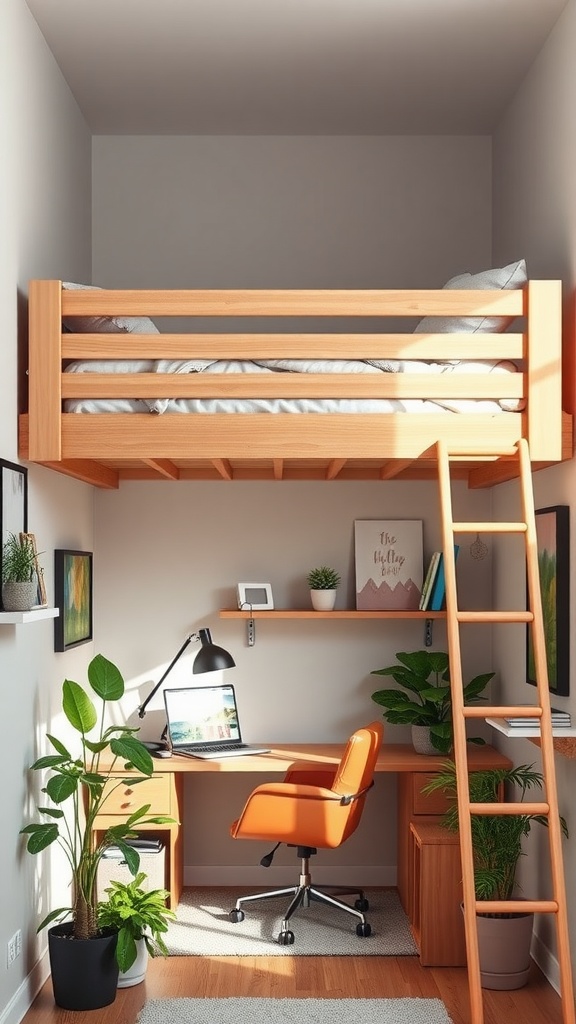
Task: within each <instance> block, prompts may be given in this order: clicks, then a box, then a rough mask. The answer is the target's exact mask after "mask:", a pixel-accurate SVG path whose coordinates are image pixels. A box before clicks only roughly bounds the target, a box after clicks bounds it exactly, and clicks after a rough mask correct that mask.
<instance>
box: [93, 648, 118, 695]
mask: <svg viewBox="0 0 576 1024" xmlns="http://www.w3.org/2000/svg"><path fill="white" fill-rule="evenodd" d="M88 681H89V683H90V686H91V687H92V689H93V690H94V693H97V694H98V696H99V697H101V699H102V700H120V698H121V697H122V696H123V695H124V680H123V678H122V674H121V672H120V669H119V668H117V667H116V665H114V664H113V663H112V662H111V661H108V659H107V658H105V657H104V656H103V655H102V654H97V655H96V657H95V658H92V661H91V662H90V664H89V665H88Z"/></svg>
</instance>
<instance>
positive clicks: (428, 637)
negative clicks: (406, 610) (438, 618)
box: [424, 619, 432, 647]
mask: <svg viewBox="0 0 576 1024" xmlns="http://www.w3.org/2000/svg"><path fill="white" fill-rule="evenodd" d="M424 647H432V619H426V621H425V623H424Z"/></svg>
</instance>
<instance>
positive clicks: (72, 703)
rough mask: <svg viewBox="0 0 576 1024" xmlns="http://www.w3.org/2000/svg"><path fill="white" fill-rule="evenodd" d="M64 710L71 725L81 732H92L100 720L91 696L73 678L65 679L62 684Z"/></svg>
mask: <svg viewBox="0 0 576 1024" xmlns="http://www.w3.org/2000/svg"><path fill="white" fill-rule="evenodd" d="M62 710H63V711H64V714H65V715H66V718H67V719H68V721H69V722H70V725H72V726H74V728H75V729H76V730H77V731H78V732H81V733H86V732H90V730H91V729H93V728H94V726H95V725H96V722H97V720H98V716H97V714H96V708H95V707H94V705H93V703H92V701H91V700H90V697H89V696H88V694H87V693H86V691H85V690H83V689H82V687H81V686H80V685H79V684H78V683H75V682H73V680H71V679H65V680H64V683H63V686H62Z"/></svg>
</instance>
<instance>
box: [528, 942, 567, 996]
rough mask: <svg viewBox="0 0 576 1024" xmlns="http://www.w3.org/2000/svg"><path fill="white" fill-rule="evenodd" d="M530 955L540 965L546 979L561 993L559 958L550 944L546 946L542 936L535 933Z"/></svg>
mask: <svg viewBox="0 0 576 1024" xmlns="http://www.w3.org/2000/svg"><path fill="white" fill-rule="evenodd" d="M530 955H531V957H532V959H533V960H534V961H535V963H537V964H538V967H539V968H540V970H541V971H542V974H543V975H544V976H545V978H546V980H547V981H548V982H549V983H550V985H552V988H553V989H554V990H555V992H557V993H558V995H560V994H561V985H560V965H559V963H558V960H557V958H556V957H555V956H554V954H553V953H551V952H550V950H549V949H548V946H546V945H545V944H544V943H543V942H542V940H541V939H540V937H539V936H538V935H536V934H535V933H532V944H531V946H530Z"/></svg>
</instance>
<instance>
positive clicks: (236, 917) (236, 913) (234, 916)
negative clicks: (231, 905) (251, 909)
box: [228, 909, 245, 924]
mask: <svg viewBox="0 0 576 1024" xmlns="http://www.w3.org/2000/svg"><path fill="white" fill-rule="evenodd" d="M228 916H229V918H230V920H231V921H232V922H233V924H239V923H240V921H243V920H244V916H245V915H244V911H243V910H236V909H234V910H231V911H230V913H229V915H228Z"/></svg>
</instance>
